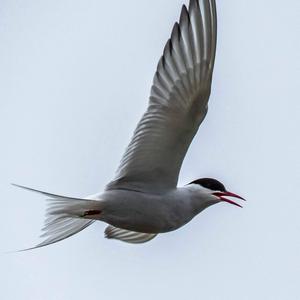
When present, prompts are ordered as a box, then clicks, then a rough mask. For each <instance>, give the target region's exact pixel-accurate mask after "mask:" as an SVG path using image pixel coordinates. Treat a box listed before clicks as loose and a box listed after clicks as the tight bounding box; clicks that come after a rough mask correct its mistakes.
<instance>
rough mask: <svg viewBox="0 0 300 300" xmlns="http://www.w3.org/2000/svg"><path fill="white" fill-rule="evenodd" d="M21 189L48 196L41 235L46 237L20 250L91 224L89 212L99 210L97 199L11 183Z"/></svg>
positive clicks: (55, 239) (50, 240)
mask: <svg viewBox="0 0 300 300" xmlns="http://www.w3.org/2000/svg"><path fill="white" fill-rule="evenodd" d="M13 185H14V186H17V187H19V188H22V189H26V190H29V191H32V192H37V193H40V194H43V195H45V196H48V197H50V198H49V199H47V200H48V208H47V210H46V220H45V224H44V227H43V229H42V231H43V232H44V233H43V234H42V235H41V237H42V238H46V239H45V240H44V241H43V242H41V243H40V244H38V245H36V246H35V247H32V248H28V249H24V250H20V251H26V250H32V249H36V248H40V247H44V246H47V245H50V244H54V243H56V242H59V241H61V240H64V239H66V238H68V237H70V236H72V235H74V234H76V233H78V232H80V231H81V230H83V229H85V228H86V227H88V226H89V225H91V224H92V223H93V222H94V221H95V220H91V219H88V218H87V217H88V216H89V215H90V212H100V210H99V201H93V200H86V199H78V198H71V197H65V196H60V195H55V194H50V193H46V192H43V191H39V190H35V189H31V188H28V187H25V186H21V185H17V184H13Z"/></svg>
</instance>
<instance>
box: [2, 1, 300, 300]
mask: <svg viewBox="0 0 300 300" xmlns="http://www.w3.org/2000/svg"><path fill="white" fill-rule="evenodd" d="M183 2H184V1H183V0H151V1H150V0H149V1H147V0H130V1H121V0H117V1H101V0H97V1H96V0H85V1H80V0H72V1H71V0H52V1H38V0H27V1H21V0H19V1H16V0H2V1H1V2H0V45H1V46H0V82H1V89H0V134H1V147H0V157H1V168H0V188H1V221H0V222H1V223H0V234H1V247H0V252H1V254H0V282H1V289H0V291H1V299H3V300H16V299H22V300H35V299H43V300H78V299H89V300H96V299H106V300H110V299H112V300H115V299H121V300H129V299H130V300H141V299H142V300H153V299H172V300H179V299H189V300H194V299H203V300H253V299H255V300H265V299H272V300H282V299H287V300H298V299H300V286H299V283H300V282H299V278H300V217H299V213H300V196H299V194H300V192H299V187H300V159H299V155H300V141H299V130H300V120H299V116H300V105H299V103H300V101H299V77H300V76H299V75H300V71H299V69H300V64H299V53H300V42H299V36H300V32H299V14H300V2H299V0H287V1H285V2H283V1H282V0H280V1H279V0H264V1H262V0H252V1H249V0H238V1H234V0H227V1H217V6H218V25H219V31H218V33H219V35H218V49H217V60H216V65H215V73H214V81H213V88H212V95H211V99H210V110H209V113H208V116H207V118H206V120H205V122H204V124H203V125H202V126H201V130H200V131H199V133H198V135H197V137H196V139H195V140H194V142H193V144H192V146H191V148H190V151H189V152H188V155H187V157H186V160H185V163H184V166H183V169H182V172H181V178H180V184H185V183H187V182H189V181H191V180H193V179H197V178H201V177H207V176H209V177H215V178H217V179H219V180H221V181H222V182H224V183H225V185H226V186H227V188H228V189H229V190H232V191H233V192H236V193H238V194H241V195H243V196H244V197H245V198H247V199H248V202H247V203H246V205H245V207H244V209H238V208H236V207H234V206H230V205H226V204H220V205H215V206H213V207H211V208H209V209H208V210H206V211H205V212H204V213H202V214H200V215H199V216H198V217H196V218H195V219H194V220H193V221H192V222H190V223H189V224H188V225H186V226H185V227H184V228H182V229H180V230H178V231H176V232H172V233H169V234H164V235H161V236H159V237H158V238H156V239H154V240H153V241H151V242H150V243H146V244H144V245H139V246H134V245H128V244H125V243H121V242H116V241H109V240H106V239H104V238H103V230H104V228H105V224H103V223H100V222H99V223H97V224H94V225H93V226H92V227H90V228H88V229H86V230H84V231H83V232H81V233H80V234H78V235H76V236H74V237H72V238H70V239H67V240H65V241H63V242H61V243H59V244H56V245H53V246H50V247H47V248H43V249H40V250H36V251H31V252H25V253H18V254H5V253H4V252H6V251H9V250H15V249H21V248H26V247H30V246H32V245H35V244H36V243H37V242H38V239H37V237H38V235H39V233H40V232H39V231H40V228H41V226H42V222H43V218H44V208H45V201H44V197H42V196H40V195H36V194H32V193H28V192H26V191H22V190H18V189H16V188H13V187H12V186H10V182H15V183H19V184H23V185H28V186H31V187H34V188H39V189H43V190H46V191H49V192H54V193H59V194H66V195H71V196H78V197H80V196H86V195H88V194H93V193H95V192H97V191H101V189H103V187H104V186H105V184H106V183H107V182H108V181H110V180H111V179H112V178H113V175H114V172H115V170H116V168H117V166H118V162H119V160H120V158H121V156H122V154H123V151H124V149H125V147H126V146H127V144H128V142H129V138H130V137H131V135H132V132H133V130H134V128H135V125H136V123H137V122H138V120H139V118H140V117H141V114H142V113H143V111H144V110H145V109H146V105H147V101H148V96H149V91H150V86H151V82H152V78H153V75H154V71H155V68H156V64H157V62H158V59H159V57H160V55H161V53H162V50H163V47H164V44H165V42H166V41H167V39H168V37H169V35H170V31H171V28H172V26H173V23H174V22H175V21H176V20H177V19H178V17H179V13H180V8H181V5H182V4H183ZM185 3H187V0H186V1H185Z"/></svg>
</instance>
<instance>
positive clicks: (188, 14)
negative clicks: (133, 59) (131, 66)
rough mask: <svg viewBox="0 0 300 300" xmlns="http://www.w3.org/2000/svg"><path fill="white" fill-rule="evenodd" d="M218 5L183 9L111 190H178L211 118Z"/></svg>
mask: <svg viewBox="0 0 300 300" xmlns="http://www.w3.org/2000/svg"><path fill="white" fill-rule="evenodd" d="M216 37H217V17H216V6H215V0H200V1H198V0H191V1H190V4H189V8H188V9H187V8H186V6H183V8H182V11H181V16H180V21H179V23H176V24H175V25H174V28H173V30H172V34H171V38H170V39H169V40H168V42H167V44H166V46H165V49H164V52H163V56H162V57H161V59H160V61H159V63H158V66H157V71H156V74H155V76H154V81H153V85H152V89H151V95H150V101H149V106H148V109H147V111H146V113H145V114H144V116H143V117H142V119H141V121H140V122H139V124H138V126H137V128H136V130H135V132H134V136H133V138H132V140H131V142H130V144H129V146H128V148H127V150H126V152H125V154H124V156H123V158H122V160H121V163H120V166H119V168H118V171H117V176H116V178H115V180H114V181H112V182H111V183H110V184H109V185H108V186H107V189H134V190H139V191H145V192H146V191H153V190H154V189H155V190H156V191H163V190H165V189H170V188H174V187H176V185H177V181H178V176H179V172H180V168H181V165H182V162H183V159H184V157H185V155H186V152H187V150H188V148H189V146H190V143H191V141H192V139H193V137H194V135H195V134H196V132H197V130H198V128H199V126H200V124H201V122H202V121H203V119H204V118H205V115H206V112H207V103H208V99H209V95H210V89H211V81H212V73H213V67H214V60H215V52H216Z"/></svg>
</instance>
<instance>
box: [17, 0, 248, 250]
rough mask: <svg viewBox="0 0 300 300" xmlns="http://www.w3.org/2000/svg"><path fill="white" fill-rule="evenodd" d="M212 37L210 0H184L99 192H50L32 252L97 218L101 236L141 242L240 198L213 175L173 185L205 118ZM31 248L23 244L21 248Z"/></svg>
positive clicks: (214, 22)
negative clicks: (136, 118) (131, 128)
mask: <svg viewBox="0 0 300 300" xmlns="http://www.w3.org/2000/svg"><path fill="white" fill-rule="evenodd" d="M216 40H217V15H216V4H215V0H190V3H189V6H188V8H187V7H186V6H185V5H183V7H182V10H181V15H180V20H179V22H176V23H175V25H174V27H173V30H172V33H171V37H170V39H169V40H168V42H167V43H166V46H165V48H164V51H163V55H162V57H161V59H160V60H159V63H158V66H157V71H156V73H155V76H154V80H153V85H152V88H151V93H150V100H149V106H148V109H147V111H146V112H145V114H144V115H143V117H142V119H141V121H140V122H139V124H138V126H137V128H136V130H135V132H134V136H133V138H132V140H131V142H130V144H129V146H128V148H127V150H126V152H125V154H124V156H123V158H122V160H121V163H120V166H119V168H118V170H117V174H116V177H115V179H114V180H113V181H111V182H110V183H109V184H108V185H107V186H106V189H105V191H104V192H103V193H98V194H96V195H92V196H88V197H86V198H83V199H78V198H73V197H66V196H61V195H56V194H50V193H47V192H43V191H38V190H35V189H31V188H27V187H24V186H20V185H16V186H18V187H21V188H25V189H27V190H30V191H35V192H38V193H41V194H43V195H45V196H47V197H48V198H49V199H48V201H49V207H48V209H47V216H46V220H45V226H44V228H43V231H44V234H43V235H42V236H41V237H44V238H46V239H45V240H44V241H43V242H41V243H40V244H38V245H37V246H35V247H33V248H30V249H35V248H39V247H43V246H46V245H50V244H53V243H56V242H58V241H61V240H63V239H66V238H67V237H70V236H72V235H74V234H76V233H78V232H79V231H81V230H83V229H84V228H86V227H87V226H89V225H91V224H92V223H93V222H95V221H103V222H106V223H107V224H108V227H107V228H106V230H105V236H106V237H107V238H110V239H118V240H121V241H124V242H128V243H135V244H138V243H144V242H147V241H150V240H151V239H153V238H154V237H155V236H157V235H158V234H160V233H165V232H169V231H173V230H176V229H178V228H180V227H181V226H183V225H185V224H186V223H188V222H189V221H190V220H192V219H193V218H194V217H195V216H196V215H197V214H199V213H200V212H201V211H203V210H204V209H206V208H207V207H209V206H211V205H213V204H217V203H220V202H227V203H230V204H233V205H236V206H240V205H239V204H238V203H236V202H234V201H233V200H231V199H228V198H226V197H235V198H239V199H242V200H244V199H243V198H242V197H240V196H238V195H236V194H234V193H231V192H229V191H227V190H226V188H225V186H224V185H223V184H222V183H220V182H219V181H217V180H216V179H211V178H202V179H198V180H195V181H193V182H191V183H189V184H187V185H186V186H184V187H177V182H178V176H179V172H180V168H181V165H182V162H183V159H184V157H185V155H186V152H187V150H188V148H189V146H190V143H191V141H192V139H193V138H194V136H195V134H196V133H197V130H198V128H199V126H200V124H201V123H202V121H203V120H204V118H205V115H206V113H207V109H208V100H209V96H210V91H211V83H212V74H213V69H214V61H215V53H216ZM26 250H29V249H26Z"/></svg>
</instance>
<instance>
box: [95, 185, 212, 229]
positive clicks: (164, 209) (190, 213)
mask: <svg viewBox="0 0 300 300" xmlns="http://www.w3.org/2000/svg"><path fill="white" fill-rule="evenodd" d="M202 193H203V199H205V194H206V193H205V191H204V190H203V191H202ZM200 194H201V189H199V188H198V187H197V186H194V185H191V186H187V187H182V188H176V189H174V190H169V191H166V192H164V193H161V194H150V193H142V192H137V191H128V190H113V191H108V192H105V193H104V194H102V195H99V196H98V195H97V196H95V197H93V198H94V199H95V198H98V199H101V200H100V203H99V210H100V211H101V213H100V214H99V215H95V216H94V218H96V219H99V220H101V221H104V222H106V223H108V224H111V225H113V226H115V227H118V228H124V229H127V230H132V231H136V232H144V233H163V232H168V231H172V230H176V229H178V228H179V227H181V226H183V225H185V224H186V223H188V222H189V221H190V220H191V219H192V218H193V217H194V216H196V215H197V214H198V213H199V212H200V211H201V210H203V209H204V208H206V207H207V206H208V203H207V202H206V201H205V203H202V201H201V196H200ZM199 198H200V200H199ZM213 203H215V202H214V201H213V200H212V202H211V204H213Z"/></svg>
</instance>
